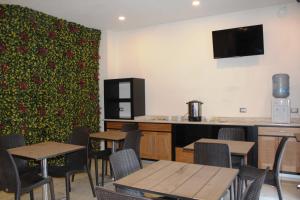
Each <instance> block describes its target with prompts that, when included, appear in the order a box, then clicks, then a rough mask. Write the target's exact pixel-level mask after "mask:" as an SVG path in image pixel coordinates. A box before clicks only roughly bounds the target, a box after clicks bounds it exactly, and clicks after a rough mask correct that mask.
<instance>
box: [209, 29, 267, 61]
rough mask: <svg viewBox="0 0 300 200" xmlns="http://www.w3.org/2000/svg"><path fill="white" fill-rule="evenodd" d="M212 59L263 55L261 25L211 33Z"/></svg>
mask: <svg viewBox="0 0 300 200" xmlns="http://www.w3.org/2000/svg"><path fill="white" fill-rule="evenodd" d="M212 37H213V48H214V58H215V59H217V58H228V57H236V56H252V55H261V54H264V37H263V25H262V24H261V25H255V26H245V27H239V28H233V29H226V30H218V31H213V32H212Z"/></svg>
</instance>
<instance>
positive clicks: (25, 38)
mask: <svg viewBox="0 0 300 200" xmlns="http://www.w3.org/2000/svg"><path fill="white" fill-rule="evenodd" d="M20 38H21V40H22V41H25V42H27V41H28V40H29V36H28V34H27V33H25V32H21V33H20Z"/></svg>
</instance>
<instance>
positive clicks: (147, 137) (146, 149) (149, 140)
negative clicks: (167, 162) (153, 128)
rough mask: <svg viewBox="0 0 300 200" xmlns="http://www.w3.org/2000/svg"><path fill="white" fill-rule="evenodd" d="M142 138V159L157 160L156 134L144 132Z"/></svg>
mask: <svg viewBox="0 0 300 200" xmlns="http://www.w3.org/2000/svg"><path fill="white" fill-rule="evenodd" d="M142 134H143V136H142V138H141V145H140V150H141V157H142V158H148V159H157V158H156V155H155V137H156V133H155V132H150V131H143V132H142Z"/></svg>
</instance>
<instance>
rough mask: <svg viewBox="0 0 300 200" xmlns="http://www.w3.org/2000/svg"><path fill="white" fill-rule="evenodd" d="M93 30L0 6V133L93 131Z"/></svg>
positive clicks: (60, 136) (32, 137) (33, 136)
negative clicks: (88, 129)
mask: <svg viewBox="0 0 300 200" xmlns="http://www.w3.org/2000/svg"><path fill="white" fill-rule="evenodd" d="M100 34H101V32H100V31H99V30H94V29H89V28H85V27H83V26H81V25H78V24H75V23H70V22H67V21H65V20H61V19H58V18H56V17H52V16H49V15H46V14H43V13H41V12H37V11H34V10H31V9H28V8H23V7H20V6H16V5H0V72H1V75H0V135H8V134H14V133H22V134H24V135H25V138H26V142H27V143H29V144H31V143H37V142H41V141H49V140H51V141H58V142H63V141H66V139H67V137H68V136H69V134H70V133H71V132H72V129H73V127H76V126H88V127H90V128H91V129H92V130H93V131H97V130H99V116H100V115H99V114H100V111H99V110H100V108H99V102H98V99H99V98H98V94H99V87H98V76H99V75H98V66H99V54H98V49H99V40H100Z"/></svg>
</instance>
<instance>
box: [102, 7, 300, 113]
mask: <svg viewBox="0 0 300 200" xmlns="http://www.w3.org/2000/svg"><path fill="white" fill-rule="evenodd" d="M129 20H130V19H129ZM255 24H263V26H264V40H265V41H264V45H265V54H264V55H261V56H249V57H241V58H226V59H213V49H212V37H211V32H212V31H213V30H218V29H226V28H233V27H239V26H248V25H255ZM107 34H108V40H107V49H106V50H107V52H106V54H107V55H106V59H107V66H105V67H106V74H105V76H106V77H105V78H122V77H140V78H145V79H146V114H147V115H184V114H185V113H186V112H187V105H186V104H185V103H186V102H187V101H189V100H192V99H198V100H201V101H203V102H204V105H203V115H204V116H206V117H212V116H227V117H270V116H271V107H270V102H271V98H272V75H273V74H275V73H288V74H289V75H290V85H291V88H290V94H291V95H290V98H291V100H292V106H293V107H299V108H300V4H299V3H292V4H288V5H285V6H275V7H268V8H262V9H256V10H249V11H243V12H238V13H231V14H226V15H219V16H211V17H206V18H199V19H195V20H189V21H183V22H177V23H170V24H163V25H158V26H152V27H148V28H143V29H137V30H131V31H123V32H109V33H107ZM240 107H246V108H247V109H248V112H247V113H245V114H241V113H239V108H240ZM294 117H299V115H294Z"/></svg>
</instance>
